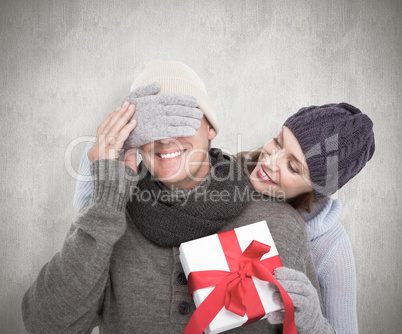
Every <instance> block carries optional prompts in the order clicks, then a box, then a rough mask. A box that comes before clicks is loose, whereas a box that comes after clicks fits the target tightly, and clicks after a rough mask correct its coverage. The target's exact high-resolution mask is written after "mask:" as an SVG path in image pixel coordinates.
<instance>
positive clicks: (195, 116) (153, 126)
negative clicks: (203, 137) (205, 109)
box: [123, 82, 203, 149]
mask: <svg viewBox="0 0 402 334" xmlns="http://www.w3.org/2000/svg"><path fill="white" fill-rule="evenodd" d="M159 91H160V85H159V84H158V83H157V82H153V83H151V84H148V85H145V86H141V87H138V88H137V89H136V90H134V91H132V92H131V93H130V95H128V96H127V97H126V98H125V99H124V100H125V101H129V102H130V103H132V104H134V105H135V112H134V115H133V117H132V118H131V119H136V120H137V126H136V128H135V129H134V130H133V131H132V133H131V134H130V136H129V137H128V138H127V140H126V142H125V143H124V147H123V148H124V149H127V148H131V147H140V146H142V145H144V144H147V143H150V142H153V141H156V140H160V139H165V138H175V137H191V136H194V135H195V133H196V130H197V129H198V128H199V127H200V126H201V121H200V119H201V118H202V116H203V113H202V111H201V110H200V109H198V108H197V105H198V103H197V100H196V99H195V98H194V97H192V96H189V95H175V94H166V95H156V94H157V93H158V92H159Z"/></svg>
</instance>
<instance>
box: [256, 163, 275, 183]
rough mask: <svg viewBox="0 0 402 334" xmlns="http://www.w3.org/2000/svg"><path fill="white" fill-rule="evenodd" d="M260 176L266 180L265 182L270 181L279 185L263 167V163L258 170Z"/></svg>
mask: <svg viewBox="0 0 402 334" xmlns="http://www.w3.org/2000/svg"><path fill="white" fill-rule="evenodd" d="M257 174H258V176H259V177H260V179H261V180H262V181H264V182H265V183H269V184H272V185H274V186H277V185H278V184H277V183H276V182H274V181H272V179H271V178H270V177H269V176H268V174H267V172H266V171H265V170H264V168H263V167H262V165H261V166H260V168H259V169H258V171H257Z"/></svg>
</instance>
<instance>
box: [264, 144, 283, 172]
mask: <svg viewBox="0 0 402 334" xmlns="http://www.w3.org/2000/svg"><path fill="white" fill-rule="evenodd" d="M281 153H282V152H281V150H275V149H272V152H271V154H270V155H268V154H267V155H266V156H265V157H264V159H263V164H264V165H267V166H269V168H270V169H271V170H272V171H273V172H277V171H279V167H278V163H279V159H280V155H281Z"/></svg>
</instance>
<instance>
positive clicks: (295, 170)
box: [288, 160, 299, 174]
mask: <svg viewBox="0 0 402 334" xmlns="http://www.w3.org/2000/svg"><path fill="white" fill-rule="evenodd" d="M288 168H289V170H290V172H291V173H293V174H298V173H299V171H298V170H297V169H295V168H293V167H292V164H291V163H290V161H289V160H288Z"/></svg>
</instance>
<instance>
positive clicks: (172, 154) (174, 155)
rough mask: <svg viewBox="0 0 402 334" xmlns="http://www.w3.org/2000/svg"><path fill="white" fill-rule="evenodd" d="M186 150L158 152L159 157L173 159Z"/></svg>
mask: <svg viewBox="0 0 402 334" xmlns="http://www.w3.org/2000/svg"><path fill="white" fill-rule="evenodd" d="M185 151H186V150H181V151H176V152H171V153H156V155H157V156H158V157H159V158H162V159H172V158H176V157H178V156H180V155H182V154H183V153H184V152H185Z"/></svg>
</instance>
